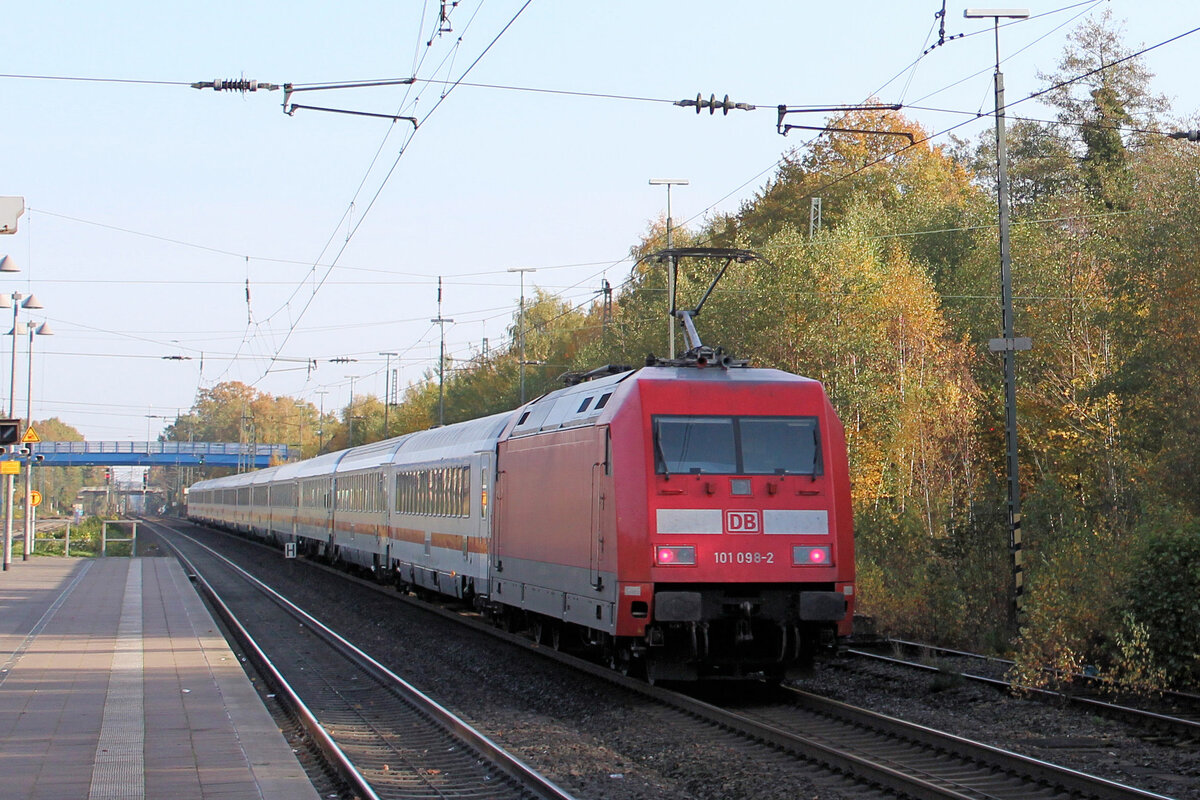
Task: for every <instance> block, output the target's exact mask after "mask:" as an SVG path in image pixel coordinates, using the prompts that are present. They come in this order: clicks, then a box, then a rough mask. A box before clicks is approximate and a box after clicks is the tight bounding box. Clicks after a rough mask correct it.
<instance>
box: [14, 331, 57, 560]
mask: <svg viewBox="0 0 1200 800" xmlns="http://www.w3.org/2000/svg"><path fill="white" fill-rule="evenodd" d="M22 326H23V327H24V329H25V332H28V334H29V365H28V370H27V372H26V384H25V424H26V425H30V424H32V423H33V337H35V336H53V335H54V331H52V330H50V324H49V323H47V322H43V323H42V324H41V325H34V324H33V323H32V322H27V323H22ZM35 521H36V512H35V511H34V505H33V456H32V455H30V456H29V457H28V458H26V459H25V550H24V552H23V553H22V554H21V560H22V561H28V560H29V554H30V553H32V552H33V546H34V545H33V540H34V535H33V534H34V527H35Z"/></svg>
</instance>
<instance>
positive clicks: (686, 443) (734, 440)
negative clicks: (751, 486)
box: [653, 416, 824, 475]
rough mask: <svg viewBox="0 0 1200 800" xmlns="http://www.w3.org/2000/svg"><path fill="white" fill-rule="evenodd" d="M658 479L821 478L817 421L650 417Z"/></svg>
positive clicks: (801, 418)
mask: <svg viewBox="0 0 1200 800" xmlns="http://www.w3.org/2000/svg"><path fill="white" fill-rule="evenodd" d="M653 435H654V470H655V472H657V473H658V474H660V475H663V474H666V475H672V474H683V475H688V474H693V475H820V474H822V473H823V471H824V470H823V466H822V458H821V436H820V428H819V427H818V425H817V418H816V417H699V416H696V417H667V416H660V417H654V434H653Z"/></svg>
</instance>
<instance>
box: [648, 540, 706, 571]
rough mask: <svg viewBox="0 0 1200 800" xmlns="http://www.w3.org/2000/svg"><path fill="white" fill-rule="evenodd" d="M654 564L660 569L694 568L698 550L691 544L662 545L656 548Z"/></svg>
mask: <svg viewBox="0 0 1200 800" xmlns="http://www.w3.org/2000/svg"><path fill="white" fill-rule="evenodd" d="M654 563H655V564H657V565H658V566H660V567H694V566H696V548H695V547H693V546H692V545H690V544H670V545H665V544H660V545H658V546H657V547H655V548H654Z"/></svg>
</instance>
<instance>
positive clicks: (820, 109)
mask: <svg viewBox="0 0 1200 800" xmlns="http://www.w3.org/2000/svg"><path fill="white" fill-rule="evenodd" d="M902 108H904V106H903V105H902V104H901V103H868V104H864V105H851V106H788V105H778V106H776V107H775V110H776V111H778V112H779V118H778V119H777V120H776V122H775V130H776V131H777V132H778V133H779V134H780V135H781V136H787V135H788V131H790V130H793V129H795V128H799V129H801V130H806V131H837V132H840V133H899V132H898V131H854V130H847V129H845V128H830V127H828V126H821V127H815V126H811V125H785V124H784V120H785V119H787V115H788V114H836V113H839V112H845V111H899V110H900V109H902ZM900 135H904V134H900ZM910 138H911V136H910Z"/></svg>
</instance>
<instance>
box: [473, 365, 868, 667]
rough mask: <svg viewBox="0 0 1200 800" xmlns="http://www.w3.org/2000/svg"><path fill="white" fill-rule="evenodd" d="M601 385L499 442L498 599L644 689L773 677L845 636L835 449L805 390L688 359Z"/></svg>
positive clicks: (844, 528) (844, 531)
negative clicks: (568, 629)
mask: <svg viewBox="0 0 1200 800" xmlns="http://www.w3.org/2000/svg"><path fill="white" fill-rule="evenodd" d="M596 384H597V385H589V384H587V383H585V384H581V385H580V386H578V387H574V388H573V389H572V390H562V391H560V392H554V393H552V394H550V395H547V396H546V397H544V398H541V399H540V400H538V401H535V402H534V403H532V404H530V405H529V406H527V407H526V408H525V409H524V410H523V411H522V414H521V416H520V417H518V418H517V419H516V420H514V421H513V422H512V423H510V426H509V428H508V429H507V430H506V431H505V432H504V433H503V434H502V435H501V437H500V441H499V450H498V458H497V463H498V465H499V474H498V482H497V492H496V501H497V509H496V519H495V528H494V533H493V540H492V549H493V572H492V597H491V599H492V601H493V602H496V603H499V604H502V607H504V608H510V609H511V608H519V609H522V610H523V611H524V612H526V613H527V614H531V615H533V616H532V619H533V620H534V627H535V629H536V628H538V627H540V626H543V625H544V626H546V627H547V628H549V629H550V630H553V629H554V627H555V625H558V624H562V623H573V624H574V625H577V626H582V627H583V628H584V629H586V630H587V631H589V632H591V634H592V636H593V639H594V640H595V641H597V642H598V643H600V644H603V645H604V646H605V647H607V648H609V649H610V654H611V657H612V659H613V660H614V661H615V662H617V663H618V664H620V665H622V666H625V665H628V666H633V665H636V664H638V663H639V662H640V663H642V664H644V665H645V669H646V673H647V675H648V676H649V677H650V678H652V679H680V680H691V679H697V678H715V677H750V676H756V675H767V676H769V677H782V676H784V675H786V674H787V673H788V672H789V670H791V669H792V668H794V667H798V666H802V665H803V664H805V663H806V662H807V661H809V660H810V659H811V657H812V655H813V653H814V652H815V650H816V649H817V648H818V646H820V645H821V644H832V643H833V642H834V641H835V637H836V636H837V635H838V634H842V635H845V634H848V633H849V626H850V622H851V609H852V604H853V587H854V583H853V581H854V541H853V532H852V527H851V510H850V491H849V481H848V479H847V467H846V450H845V442H844V437H843V433H842V427H841V424H840V423H839V422H838V419H837V416H836V415H835V413H834V411H833V409H832V407H831V406H830V404H829V401H828V399H827V398H826V396H825V392H824V390H823V389H822V387H821V385H820V384H819V383H818V382H816V381H813V380H808V379H806V378H801V377H797V376H795V375H790V374H788V373H784V372H780V371H777V370H769V369H752V368H749V367H745V366H731V367H725V368H722V367H715V366H704V362H703V361H697V362H694V363H693V365H692V366H650V367H647V368H645V369H641V370H638V371H636V372H627V373H623V374H619V375H615V376H612V377H608V378H605V379H602V380H600V381H597V382H596ZM593 403H599V404H601V405H602V410H601V413H600V414H599V415H598V416H593V417H592V418H590V419H585V418H583V417H584V415H586V411H587V410H586V408H585V406H589V405H591V404H593ZM581 409H582V410H581ZM556 410H557V411H558V412H559V413H555V411H556ZM570 411H574V412H576V417H575V419H574V420H573V419H572V418H571V415H570V414H569V413H566V412H570Z"/></svg>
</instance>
